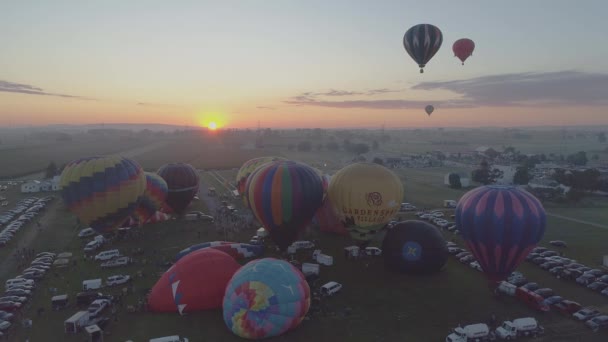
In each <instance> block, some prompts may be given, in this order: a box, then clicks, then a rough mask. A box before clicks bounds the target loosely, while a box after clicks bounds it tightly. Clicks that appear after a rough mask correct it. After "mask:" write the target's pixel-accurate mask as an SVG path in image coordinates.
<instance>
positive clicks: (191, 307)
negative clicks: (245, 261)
mask: <svg viewBox="0 0 608 342" xmlns="http://www.w3.org/2000/svg"><path fill="white" fill-rule="evenodd" d="M240 267H241V266H240V265H239V264H238V263H237V262H236V261H235V260H234V258H232V257H231V256H230V255H228V254H226V253H224V252H222V251H218V250H215V249H204V250H199V251H195V252H192V253H190V254H188V255H187V256H185V257H183V258H182V259H180V260H179V261H178V262H176V263H175V265H173V266H171V268H169V269H168V270H167V272H165V273H164V274H163V276H162V277H161V278H160V279H159V280H158V282H156V284H155V285H154V287H153V288H152V292H151V293H150V297H149V298H148V304H149V307H150V311H153V312H179V313H180V314H181V313H184V312H193V311H199V310H207V309H216V308H220V307H221V306H222V299H223V297H224V290H225V289H226V285H227V284H228V281H229V280H230V279H231V278H232V276H233V275H234V274H235V272H236V271H237V270H238V269H239V268H240Z"/></svg>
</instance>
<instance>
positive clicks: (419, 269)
mask: <svg viewBox="0 0 608 342" xmlns="http://www.w3.org/2000/svg"><path fill="white" fill-rule="evenodd" d="M382 255H383V257H384V264H385V265H386V266H387V267H389V268H391V269H394V270H397V271H400V272H403V273H411V274H427V273H434V272H438V271H439V270H440V269H441V268H442V267H443V266H444V265H445V263H446V262H447V261H448V247H447V245H446V242H445V239H444V238H443V235H441V232H439V230H438V229H437V228H435V226H433V225H432V224H429V223H427V222H424V221H404V222H399V223H397V224H396V225H394V226H393V227H392V228H391V229H389V230H388V232H387V233H386V236H385V237H384V241H383V243H382Z"/></svg>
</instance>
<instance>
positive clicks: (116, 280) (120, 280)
mask: <svg viewBox="0 0 608 342" xmlns="http://www.w3.org/2000/svg"><path fill="white" fill-rule="evenodd" d="M129 280H131V277H130V276H128V275H113V276H110V277H108V279H107V280H106V285H108V286H115V285H122V284H126V283H128V282H129Z"/></svg>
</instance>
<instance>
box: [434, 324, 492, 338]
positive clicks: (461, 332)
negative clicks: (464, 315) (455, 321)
mask: <svg viewBox="0 0 608 342" xmlns="http://www.w3.org/2000/svg"><path fill="white" fill-rule="evenodd" d="M495 339H496V336H495V335H494V333H493V332H491V331H490V328H488V325H487V324H484V323H477V324H470V325H466V326H464V327H458V328H456V329H454V332H453V333H451V334H449V335H448V337H446V338H445V342H472V341H475V342H482V341H494V340H495Z"/></svg>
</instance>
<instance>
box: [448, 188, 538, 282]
mask: <svg viewBox="0 0 608 342" xmlns="http://www.w3.org/2000/svg"><path fill="white" fill-rule="evenodd" d="M456 225H457V226H458V229H459V230H460V233H461V234H462V237H463V239H464V241H465V243H466V245H467V247H468V249H469V250H470V251H471V253H473V256H475V258H476V259H477V261H478V262H479V264H480V265H481V268H482V269H483V272H484V273H485V275H486V277H487V278H488V280H489V281H490V283H491V284H494V285H495V284H497V283H498V282H500V281H502V280H504V279H505V278H507V277H508V276H509V274H511V272H513V271H514V270H515V268H517V266H519V264H521V262H522V261H523V260H524V259H525V257H526V256H527V255H528V254H529V253H530V251H531V250H532V249H533V248H534V247H536V245H537V244H538V242H539V241H540V240H541V239H542V237H543V235H544V233H545V225H546V216H545V210H544V208H543V206H542V204H541V203H540V202H539V201H538V199H537V198H536V197H534V196H533V195H532V194H530V193H529V192H527V191H525V190H521V189H519V188H517V187H514V186H497V185H488V186H482V187H479V188H476V189H473V190H471V191H469V192H468V193H466V194H465V195H464V196H463V197H462V198H461V199H460V201H458V205H457V207H456Z"/></svg>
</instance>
